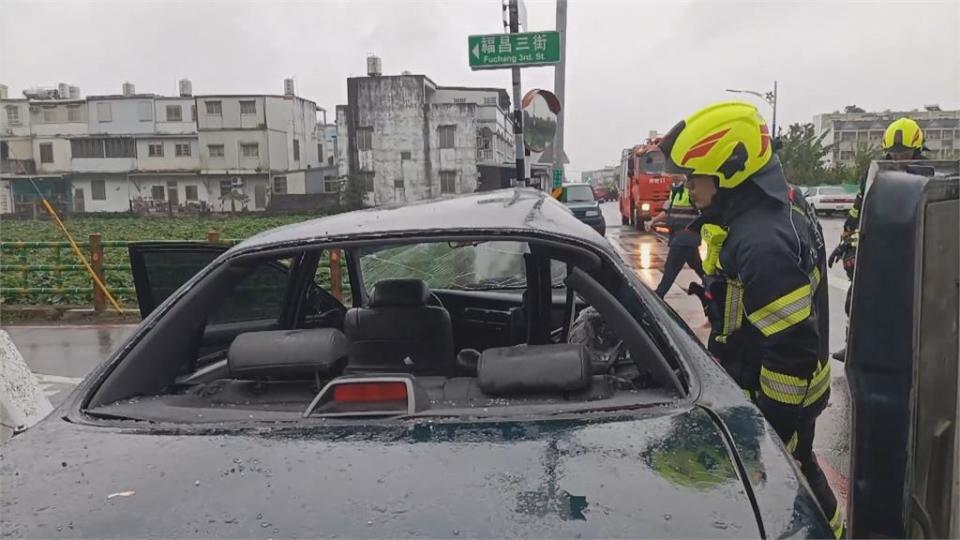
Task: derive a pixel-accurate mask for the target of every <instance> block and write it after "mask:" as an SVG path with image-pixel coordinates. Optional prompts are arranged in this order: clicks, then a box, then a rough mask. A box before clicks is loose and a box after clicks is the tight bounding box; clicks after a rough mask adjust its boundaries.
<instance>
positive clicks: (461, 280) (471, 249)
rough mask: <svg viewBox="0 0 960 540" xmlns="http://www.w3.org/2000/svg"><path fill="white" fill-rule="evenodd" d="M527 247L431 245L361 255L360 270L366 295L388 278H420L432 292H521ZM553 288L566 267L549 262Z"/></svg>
mask: <svg viewBox="0 0 960 540" xmlns="http://www.w3.org/2000/svg"><path fill="white" fill-rule="evenodd" d="M529 252H530V248H529V246H528V245H527V243H526V242H475V243H468V244H458V243H454V242H435V243H426V244H411V245H403V246H394V247H388V248H370V249H365V250H361V252H360V253H361V255H360V271H361V273H362V276H363V282H364V286H365V287H366V289H367V290H370V289H372V288H373V286H374V285H376V284H377V282H379V281H380V280H383V279H388V278H416V279H421V280H423V281H425V282H426V283H427V285H429V286H430V288H431V289H469V290H482V289H522V288H524V287H526V284H527V280H526V267H525V265H524V261H523V256H524V254H526V253H529ZM551 275H552V278H553V285H554V287H558V286H562V285H563V279H564V277H566V268H565V266H564V265H563V264H561V263H559V262H556V261H554V262H552V264H551Z"/></svg>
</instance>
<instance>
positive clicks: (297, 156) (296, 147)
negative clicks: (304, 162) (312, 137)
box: [293, 139, 300, 161]
mask: <svg viewBox="0 0 960 540" xmlns="http://www.w3.org/2000/svg"><path fill="white" fill-rule="evenodd" d="M293 160H294V161H300V141H298V140H296V139H294V140H293Z"/></svg>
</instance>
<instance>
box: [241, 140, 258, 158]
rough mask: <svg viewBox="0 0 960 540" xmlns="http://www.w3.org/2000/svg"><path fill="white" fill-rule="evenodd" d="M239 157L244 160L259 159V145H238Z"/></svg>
mask: <svg viewBox="0 0 960 540" xmlns="http://www.w3.org/2000/svg"><path fill="white" fill-rule="evenodd" d="M240 155H241V156H242V157H245V158H258V157H260V145H259V144H257V143H242V144H240Z"/></svg>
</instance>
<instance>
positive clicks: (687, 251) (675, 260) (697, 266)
mask: <svg viewBox="0 0 960 540" xmlns="http://www.w3.org/2000/svg"><path fill="white" fill-rule="evenodd" d="M684 264H686V265H688V266H689V267H690V268H691V269H692V270H693V271H694V272H696V273H697V275H698V276H700V278H701V279H703V262H702V261H701V260H700V252H699V251H698V250H697V247H696V246H670V248H669V249H668V250H667V260H666V262H664V263H663V277H661V278H660V284H659V285H657V291H656V292H657V296H659V297H660V298H663V297H664V296H665V295H666V294H667V291H669V290H670V287H672V286H673V282H674V280H676V279H677V275H678V274H680V270H682V269H683V265H684Z"/></svg>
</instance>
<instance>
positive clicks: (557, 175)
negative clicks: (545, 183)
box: [553, 169, 563, 189]
mask: <svg viewBox="0 0 960 540" xmlns="http://www.w3.org/2000/svg"><path fill="white" fill-rule="evenodd" d="M562 185H563V171H561V170H560V169H554V170H553V188H554V189H556V188H558V187H561V186H562Z"/></svg>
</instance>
